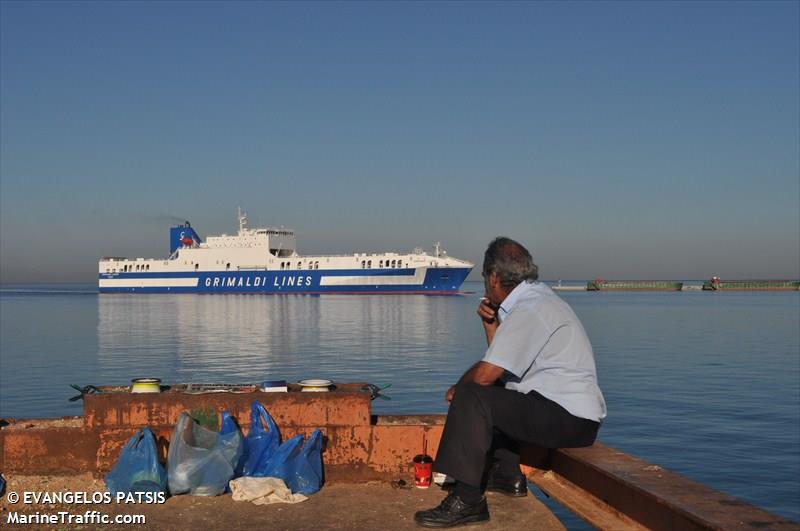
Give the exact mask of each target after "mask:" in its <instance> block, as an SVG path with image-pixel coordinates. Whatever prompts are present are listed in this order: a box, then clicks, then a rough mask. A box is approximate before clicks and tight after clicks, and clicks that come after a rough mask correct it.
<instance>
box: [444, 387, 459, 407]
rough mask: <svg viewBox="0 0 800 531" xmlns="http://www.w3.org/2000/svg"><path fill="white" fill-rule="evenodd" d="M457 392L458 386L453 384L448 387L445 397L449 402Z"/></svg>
mask: <svg viewBox="0 0 800 531" xmlns="http://www.w3.org/2000/svg"><path fill="white" fill-rule="evenodd" d="M455 394H456V386H455V385H451V386H450V389H448V390H447V392H446V393H445V394H444V399H445V400H446V401H447V403H448V404H449V403H451V402H452V401H453V396H455Z"/></svg>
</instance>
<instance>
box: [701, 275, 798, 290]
mask: <svg viewBox="0 0 800 531" xmlns="http://www.w3.org/2000/svg"><path fill="white" fill-rule="evenodd" d="M703 290H704V291H798V290H800V280H722V279H721V278H719V277H711V279H710V280H706V281H705V282H703Z"/></svg>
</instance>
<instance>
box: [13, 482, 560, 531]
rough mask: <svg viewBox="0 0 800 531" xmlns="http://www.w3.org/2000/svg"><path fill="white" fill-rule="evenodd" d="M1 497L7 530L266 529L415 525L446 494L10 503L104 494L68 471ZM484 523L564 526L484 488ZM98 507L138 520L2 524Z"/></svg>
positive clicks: (541, 510)
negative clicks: (11, 517) (266, 501)
mask: <svg viewBox="0 0 800 531" xmlns="http://www.w3.org/2000/svg"><path fill="white" fill-rule="evenodd" d="M6 479H7V480H8V487H7V491H6V495H5V496H3V499H2V501H0V518H2V524H0V527H3V528H8V529H22V528H24V529H87V530H88V529H169V530H193V531H194V530H203V531H205V530H207V531H211V530H216V529H234V530H235V529H242V530H244V529H247V530H255V529H270V530H288V531H294V530H315V531H316V530H319V531H325V530H358V529H368V530H371V529H376V530H377V529H391V530H398V531H403V530H419V529H423V528H421V527H418V526H417V525H416V523H415V522H414V512H415V511H418V510H422V509H429V508H431V507H434V506H436V505H438V504H439V502H440V501H441V500H442V499H443V498H444V496H445V494H446V493H445V492H444V491H442V490H441V489H439V488H438V487H432V488H430V489H427V490H421V489H415V488H392V487H391V486H390V485H388V484H386V483H372V484H361V485H353V484H334V485H326V486H325V487H323V489H322V490H321V491H320V492H318V493H317V494H315V495H313V496H311V497H310V498H309V500H307V501H305V502H302V503H298V504H295V505H285V504H276V505H253V504H251V503H249V502H235V501H233V500H232V499H231V496H230V495H223V496H217V497H214V498H204V497H197V496H176V497H173V498H169V499H168V500H167V501H166V503H164V504H161V505H125V504H116V503H111V504H99V505H76V504H73V505H63V504H52V505H51V504H29V505H24V504H9V502H8V499H7V498H8V496H7V494H8V492H11V491H14V492H17V493H21V492H24V491H26V490H27V491H36V492H65V491H72V492H76V491H77V492H87V493H89V496H90V497H91V493H93V492H103V491H104V486H103V482H102V480H98V479H93V478H92V477H91V476H90V475H88V474H85V475H81V476H72V477H45V476H15V477H8V478H6ZM488 499H489V511H490V514H491V521H490V522H488V523H486V524H482V525H479V526H470V528H475V529H483V530H486V531H493V530H496V531H501V530H502V531H506V530H509V529H513V530H534V529H535V530H542V531H550V530H563V529H564V526H563V525H562V524H561V523H560V522H559V521H558V519H556V517H555V516H554V515H553V514H552V513H551V512H550V511H549V510H548V509H547V508H546V507H545V506H544V505H543V504H542V503H541V502H539V501H538V500H537V499H536V498H534V497H533V496H531V495H528V496H527V497H526V498H509V497H506V496H502V495H498V494H494V493H489V495H488ZM87 510H98V511H101V512H103V513H106V514H110V515H115V514H125V513H128V514H143V515H145V516H146V518H147V523H146V524H145V525H126V526H121V525H120V526H117V525H61V524H58V525H25V526H21V525H8V523H7V522H8V520H7V518H8V514H9V511H19V512H20V513H24V514H34V513H37V512H38V513H48V514H54V513H57V512H59V511H68V512H70V513H72V514H83V513H85V512H86V511H87Z"/></svg>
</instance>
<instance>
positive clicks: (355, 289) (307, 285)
mask: <svg viewBox="0 0 800 531" xmlns="http://www.w3.org/2000/svg"><path fill="white" fill-rule="evenodd" d="M470 271H471V268H445V267H440V268H429V269H428V270H427V272H426V273H425V276H424V279H421V278H420V279H418V280H417V277H416V270H415V269H413V268H407V269H389V270H387V269H372V270H370V269H367V270H364V269H345V270H340V269H337V270H316V269H315V270H306V271H303V270H287V271H265V270H255V271H199V272H194V271H191V272H181V273H108V274H107V273H104V274H100V275H99V276H98V278H99V280H100V287H99V290H100V293H264V294H271V293H302V294H322V293H358V294H386V293H393V294H401V293H422V294H431V295H446V294H455V293H458V290H459V288H460V287H461V284H463V282H464V280H465V279H466V278H467V275H468V274H469V272H470ZM109 280H111V281H114V282H113V283H114V284H116V285H114V286H103V281H109ZM126 281H129V282H126ZM127 284H130V285H127ZM136 284H139V285H136ZM141 284H146V285H141Z"/></svg>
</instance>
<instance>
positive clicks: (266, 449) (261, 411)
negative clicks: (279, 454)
mask: <svg viewBox="0 0 800 531" xmlns="http://www.w3.org/2000/svg"><path fill="white" fill-rule="evenodd" d="M280 443H281V435H280V432H279V431H278V426H277V425H276V424H275V421H274V420H272V417H271V416H270V414H269V412H267V410H266V409H265V408H264V406H263V405H261V403H260V402H258V401H254V402H253V403H252V404H251V405H250V432H249V433H248V434H247V438H246V439H245V455H244V463H243V465H242V469H241V474H242V475H244V476H256V477H264V476H266V474H265V473H264V472H265V470H266V466H267V463H268V462H269V460H270V458H271V457H272V456H273V455H274V454H275V452H276V451H277V450H278V447H279V446H280Z"/></svg>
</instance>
